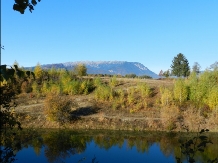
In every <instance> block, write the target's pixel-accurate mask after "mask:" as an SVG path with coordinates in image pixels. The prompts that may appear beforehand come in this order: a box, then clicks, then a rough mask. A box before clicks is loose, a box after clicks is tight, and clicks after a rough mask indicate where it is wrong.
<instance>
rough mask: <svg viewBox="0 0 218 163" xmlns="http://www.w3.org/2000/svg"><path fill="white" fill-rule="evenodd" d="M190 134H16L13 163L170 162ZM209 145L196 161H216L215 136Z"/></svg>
mask: <svg viewBox="0 0 218 163" xmlns="http://www.w3.org/2000/svg"><path fill="white" fill-rule="evenodd" d="M196 134H197V133H193V134H187V133H185V134H176V133H174V134H173V133H164V132H163V133H161V132H124V131H71V130H61V131H58V130H40V131H36V130H34V131H23V133H20V134H18V135H17V137H19V141H20V142H21V147H20V149H19V150H17V152H16V159H17V160H16V161H15V162H16V163H59V162H60V163H97V162H98V163H116V162H117V163H159V162H161V163H174V162H176V157H179V158H181V160H182V162H184V163H185V162H187V161H186V160H187V159H186V158H187V157H186V156H185V155H182V153H181V150H180V145H181V143H179V140H183V141H185V140H189V139H191V138H193V137H194V136H196ZM206 136H207V137H209V138H210V139H211V140H212V141H213V144H209V145H208V146H207V147H206V148H204V152H203V153H202V152H196V154H195V156H194V159H195V161H196V162H199V163H200V162H207V161H208V160H212V159H215V158H218V135H217V134H210V135H206Z"/></svg>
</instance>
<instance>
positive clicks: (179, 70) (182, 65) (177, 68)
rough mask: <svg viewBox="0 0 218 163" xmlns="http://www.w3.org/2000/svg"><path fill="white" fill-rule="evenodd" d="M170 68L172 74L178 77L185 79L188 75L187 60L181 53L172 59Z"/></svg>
mask: <svg viewBox="0 0 218 163" xmlns="http://www.w3.org/2000/svg"><path fill="white" fill-rule="evenodd" d="M171 68H172V74H173V75H176V76H178V77H181V76H183V77H187V76H189V74H190V68H189V63H188V60H187V59H186V58H185V56H184V55H183V54H182V53H179V54H178V55H177V56H176V57H174V59H173V61H172V65H171Z"/></svg>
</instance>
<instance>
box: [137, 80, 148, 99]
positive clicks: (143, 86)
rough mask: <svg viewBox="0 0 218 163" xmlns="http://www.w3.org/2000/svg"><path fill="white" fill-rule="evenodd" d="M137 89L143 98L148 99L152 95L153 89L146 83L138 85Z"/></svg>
mask: <svg viewBox="0 0 218 163" xmlns="http://www.w3.org/2000/svg"><path fill="white" fill-rule="evenodd" d="M137 89H138V90H139V92H140V95H141V97H142V98H147V97H149V96H150V95H151V89H150V87H149V86H148V85H147V84H146V83H141V84H138V86H137Z"/></svg>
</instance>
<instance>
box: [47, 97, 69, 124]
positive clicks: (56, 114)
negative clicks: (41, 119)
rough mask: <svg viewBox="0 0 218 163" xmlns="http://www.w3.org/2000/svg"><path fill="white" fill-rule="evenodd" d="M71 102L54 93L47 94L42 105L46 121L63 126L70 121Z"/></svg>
mask: <svg viewBox="0 0 218 163" xmlns="http://www.w3.org/2000/svg"><path fill="white" fill-rule="evenodd" d="M71 104H72V102H71V100H70V99H68V98H67V97H64V96H60V95H58V94H55V93H49V94H47V96H46V99H45V103H44V112H45V114H46V115H47V118H48V120H50V121H56V122H59V123H60V124H61V125H63V124H64V123H65V122H69V120H70V112H71Z"/></svg>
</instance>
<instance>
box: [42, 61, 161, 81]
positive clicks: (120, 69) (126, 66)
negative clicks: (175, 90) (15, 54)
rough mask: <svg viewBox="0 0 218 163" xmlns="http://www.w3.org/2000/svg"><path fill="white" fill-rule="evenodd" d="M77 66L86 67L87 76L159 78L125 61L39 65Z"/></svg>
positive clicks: (135, 63)
mask: <svg viewBox="0 0 218 163" xmlns="http://www.w3.org/2000/svg"><path fill="white" fill-rule="evenodd" d="M77 64H84V65H85V66H86V67H87V73H88V74H110V75H123V76H124V75H126V74H136V75H137V76H142V75H147V76H150V77H152V78H159V76H158V75H157V74H155V73H154V72H152V71H151V70H149V69H148V68H147V67H145V66H144V65H143V64H141V63H139V62H126V61H96V62H95V61H80V62H66V63H57V64H45V65H41V67H42V68H45V69H48V68H52V67H54V68H66V69H67V70H71V69H73V68H74V67H75V66H76V65H77Z"/></svg>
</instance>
